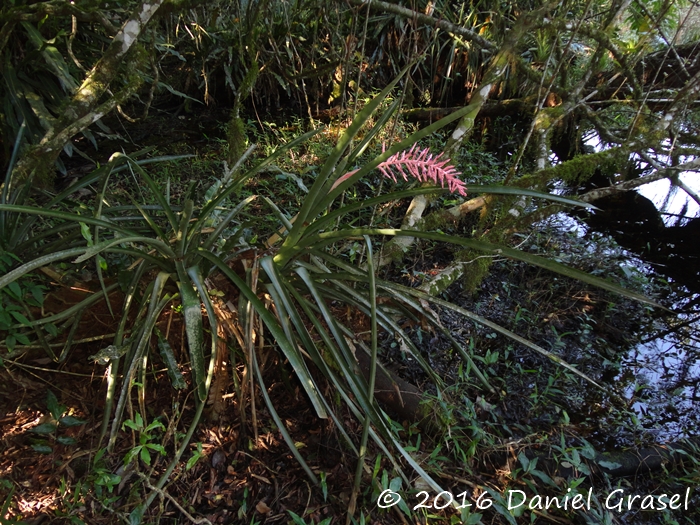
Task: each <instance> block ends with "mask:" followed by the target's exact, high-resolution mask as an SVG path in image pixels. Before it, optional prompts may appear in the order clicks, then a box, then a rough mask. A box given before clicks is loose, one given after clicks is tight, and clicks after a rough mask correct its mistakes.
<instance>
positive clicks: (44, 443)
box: [29, 390, 86, 454]
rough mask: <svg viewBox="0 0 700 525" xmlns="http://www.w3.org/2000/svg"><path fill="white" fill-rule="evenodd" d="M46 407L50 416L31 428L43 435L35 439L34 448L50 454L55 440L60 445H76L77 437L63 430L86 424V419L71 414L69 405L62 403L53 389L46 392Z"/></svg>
mask: <svg viewBox="0 0 700 525" xmlns="http://www.w3.org/2000/svg"><path fill="white" fill-rule="evenodd" d="M46 408H48V410H49V414H48V418H47V419H46V420H45V421H44V422H43V423H41V424H39V425H37V426H35V427H33V428H32V429H30V430H29V432H31V433H33V434H37V435H39V436H42V438H39V439H35V440H33V441H34V442H33V443H32V448H33V449H34V450H36V451H37V452H40V453H42V454H50V453H51V452H53V447H54V442H55V443H58V444H59V445H67V446H71V445H75V444H76V443H77V442H76V440H75V438H73V437H71V436H66V435H62V432H63V430H64V429H65V428H69V427H75V426H80V425H84V424H85V423H86V421H84V420H82V419H78V418H77V417H75V416H72V415H70V414H69V412H68V407H66V406H65V405H62V404H60V403H59V402H58V399H57V398H56V395H55V394H54V393H53V392H52V391H51V390H49V391H47V393H46Z"/></svg>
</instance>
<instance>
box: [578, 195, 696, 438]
mask: <svg viewBox="0 0 700 525" xmlns="http://www.w3.org/2000/svg"><path fill="white" fill-rule="evenodd" d="M595 204H596V205H597V206H599V207H601V208H602V211H601V212H598V213H595V214H594V215H592V216H590V217H589V218H588V219H587V220H586V224H587V228H588V233H587V234H590V232H591V231H597V232H601V233H604V234H607V235H610V236H611V237H612V238H614V239H615V241H616V242H617V243H618V244H619V245H620V246H622V247H624V248H626V249H627V250H629V251H630V253H631V254H633V255H635V256H636V257H638V259H637V261H638V264H639V266H640V267H643V268H641V269H642V270H643V271H644V272H645V273H647V274H648V275H649V276H650V278H652V279H655V280H657V281H658V282H662V283H663V284H664V286H663V287H662V289H664V290H665V293H664V294H663V295H661V296H660V297H657V298H656V299H657V301H658V302H660V303H661V304H663V306H665V307H666V308H669V309H670V310H672V311H673V312H674V313H673V314H668V313H664V312H659V313H658V314H657V317H656V319H655V320H654V326H653V328H652V330H650V331H649V332H648V333H647V334H646V335H645V336H644V337H643V338H642V339H641V340H640V341H639V342H638V343H637V344H636V345H634V347H633V348H632V350H630V351H629V352H627V353H626V355H625V356H624V357H623V358H622V361H621V373H620V374H619V375H618V376H617V377H615V378H614V381H615V382H616V386H617V387H618V389H621V390H623V391H624V393H625V395H626V396H627V398H628V399H629V400H630V404H631V406H632V408H633V409H634V411H635V413H636V414H637V416H638V418H639V424H640V425H641V426H642V427H643V428H645V429H647V430H648V431H650V432H652V433H655V434H657V438H658V440H659V441H662V442H663V441H669V440H673V439H677V438H679V437H683V436H693V435H699V433H700V430H699V429H700V219H698V218H677V219H675V220H672V221H669V220H664V217H663V215H662V214H661V213H659V211H658V210H657V209H656V207H655V206H654V204H653V203H652V202H651V201H650V200H649V199H646V198H645V197H643V196H641V195H639V194H637V193H636V192H628V193H627V194H624V195H622V196H616V197H615V198H610V199H606V200H603V201H599V202H596V203H595ZM633 260H634V259H633Z"/></svg>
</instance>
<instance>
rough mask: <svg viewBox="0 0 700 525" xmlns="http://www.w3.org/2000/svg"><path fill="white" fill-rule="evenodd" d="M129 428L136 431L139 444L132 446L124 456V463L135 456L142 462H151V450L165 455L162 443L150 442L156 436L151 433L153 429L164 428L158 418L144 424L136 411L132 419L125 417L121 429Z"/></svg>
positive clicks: (147, 463)
mask: <svg viewBox="0 0 700 525" xmlns="http://www.w3.org/2000/svg"><path fill="white" fill-rule="evenodd" d="M126 428H130V429H131V430H133V431H134V432H136V433H137V434H138V436H139V444H138V445H136V446H134V447H133V448H132V449H131V450H129V452H128V453H127V454H126V456H124V465H128V464H129V463H131V462H132V461H133V460H134V459H136V458H137V457H138V458H140V459H141V461H143V462H144V464H146V465H149V466H150V464H151V451H153V452H157V453H158V454H160V455H161V456H164V455H165V448H164V447H163V445H159V444H157V443H151V441H152V440H153V439H157V436H156V435H155V434H154V433H153V432H154V431H155V430H165V426H164V425H163V423H161V422H160V421H159V420H157V419H156V420H155V421H153V422H152V423H150V424H149V425H147V426H144V421H143V418H142V417H141V414H139V413H138V412H137V413H136V415H135V416H134V419H133V420H131V419H127V420H126V421H124V424H123V425H122V430H125V429H126Z"/></svg>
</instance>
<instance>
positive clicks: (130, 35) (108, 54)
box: [13, 0, 165, 182]
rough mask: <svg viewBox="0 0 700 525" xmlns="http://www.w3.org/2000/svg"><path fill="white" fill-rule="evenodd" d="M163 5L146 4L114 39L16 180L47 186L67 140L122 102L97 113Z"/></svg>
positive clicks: (156, 0)
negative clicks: (109, 89) (35, 178)
mask: <svg viewBox="0 0 700 525" xmlns="http://www.w3.org/2000/svg"><path fill="white" fill-rule="evenodd" d="M164 1H165V0H143V2H142V3H141V4H140V5H139V7H138V8H137V9H136V10H135V11H134V12H133V13H132V15H131V16H130V17H129V19H128V20H127V21H126V22H125V23H124V24H123V25H122V27H121V29H120V30H119V31H118V32H117V34H116V35H115V36H114V38H113V39H112V42H111V44H110V45H109V47H108V48H107V50H106V51H105V53H104V55H102V58H100V59H99V60H98V61H97V63H96V64H95V65H94V66H93V68H92V69H91V70H90V71H89V72H88V74H87V75H86V77H85V80H83V83H82V84H81V85H80V86H79V87H78V89H77V90H76V92H75V93H74V94H73V97H72V99H71V100H70V102H69V103H68V105H67V106H66V108H65V110H64V111H63V115H61V117H60V118H59V119H58V120H57V122H56V124H55V125H54V126H53V127H52V128H51V129H49V130H48V131H47V132H46V134H45V135H44V137H43V138H42V139H41V141H40V142H39V144H38V145H37V146H35V147H33V148H29V149H27V150H25V151H24V153H23V154H22V156H21V157H20V159H19V161H18V162H17V165H16V166H15V169H14V172H13V177H16V178H17V179H20V180H25V179H27V178H29V177H34V176H35V175H38V178H39V179H40V180H41V179H43V180H44V182H45V180H46V178H47V174H48V173H49V172H50V171H51V169H52V165H53V163H54V161H55V160H56V158H57V157H58V155H59V154H60V152H61V150H62V149H63V147H64V145H65V144H66V143H67V142H68V140H70V138H71V137H72V136H74V135H75V134H77V133H80V132H81V131H83V130H84V129H86V128H87V127H88V126H89V125H90V124H92V123H93V122H95V121H96V120H98V119H99V118H101V116H103V115H104V114H105V113H106V111H109V110H111V109H112V108H113V107H114V106H116V104H118V103H119V102H121V101H118V100H116V99H115V97H113V96H112V97H111V99H110V100H111V101H107V102H104V103H103V104H102V106H101V107H100V109H99V110H96V108H97V106H98V104H99V101H100V99H101V97H102V96H103V95H104V94H105V93H106V92H107V89H108V88H109V85H110V83H111V82H112V81H113V80H114V79H115V77H116V76H117V74H118V73H119V66H120V65H121V64H122V62H123V61H124V58H125V57H126V56H127V53H129V51H130V50H131V49H132V48H133V47H134V44H135V43H136V42H137V41H138V38H139V36H140V35H141V33H142V32H143V30H144V28H145V27H146V25H147V24H148V22H149V21H150V20H151V19H152V18H153V15H155V14H156V12H157V11H158V9H159V8H160V7H161V6H162V5H163V3H164ZM127 90H128V88H127Z"/></svg>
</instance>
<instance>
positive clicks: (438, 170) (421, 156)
mask: <svg viewBox="0 0 700 525" xmlns="http://www.w3.org/2000/svg"><path fill="white" fill-rule="evenodd" d="M441 157H442V153H441V154H440V155H438V156H437V157H435V156H433V155H431V154H430V150H429V149H428V148H425V149H422V150H421V149H418V148H417V146H416V145H415V144H414V145H413V147H412V148H411V149H410V150H408V151H404V152H402V153H397V154H395V155H392V156H391V157H389V158H388V159H387V160H385V161H384V162H382V163H381V164H380V165H379V166H378V168H379V170H380V171H381V172H382V174H383V175H384V176H385V177H388V178H390V179H391V180H393V181H394V182H396V174H397V173H398V174H399V175H400V176H401V177H403V180H408V178H409V177H413V178H414V179H416V180H418V181H421V182H428V181H432V182H434V183H435V184H440V186H442V187H443V188H444V187H445V186H447V188H448V189H449V190H450V191H451V192H452V193H459V194H460V195H462V196H463V197H464V196H466V195H467V186H466V185H465V184H464V182H462V181H461V180H460V179H459V175H461V174H460V173H459V171H457V170H456V169H455V167H454V166H452V165H451V164H450V159H448V158H445V159H441Z"/></svg>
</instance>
